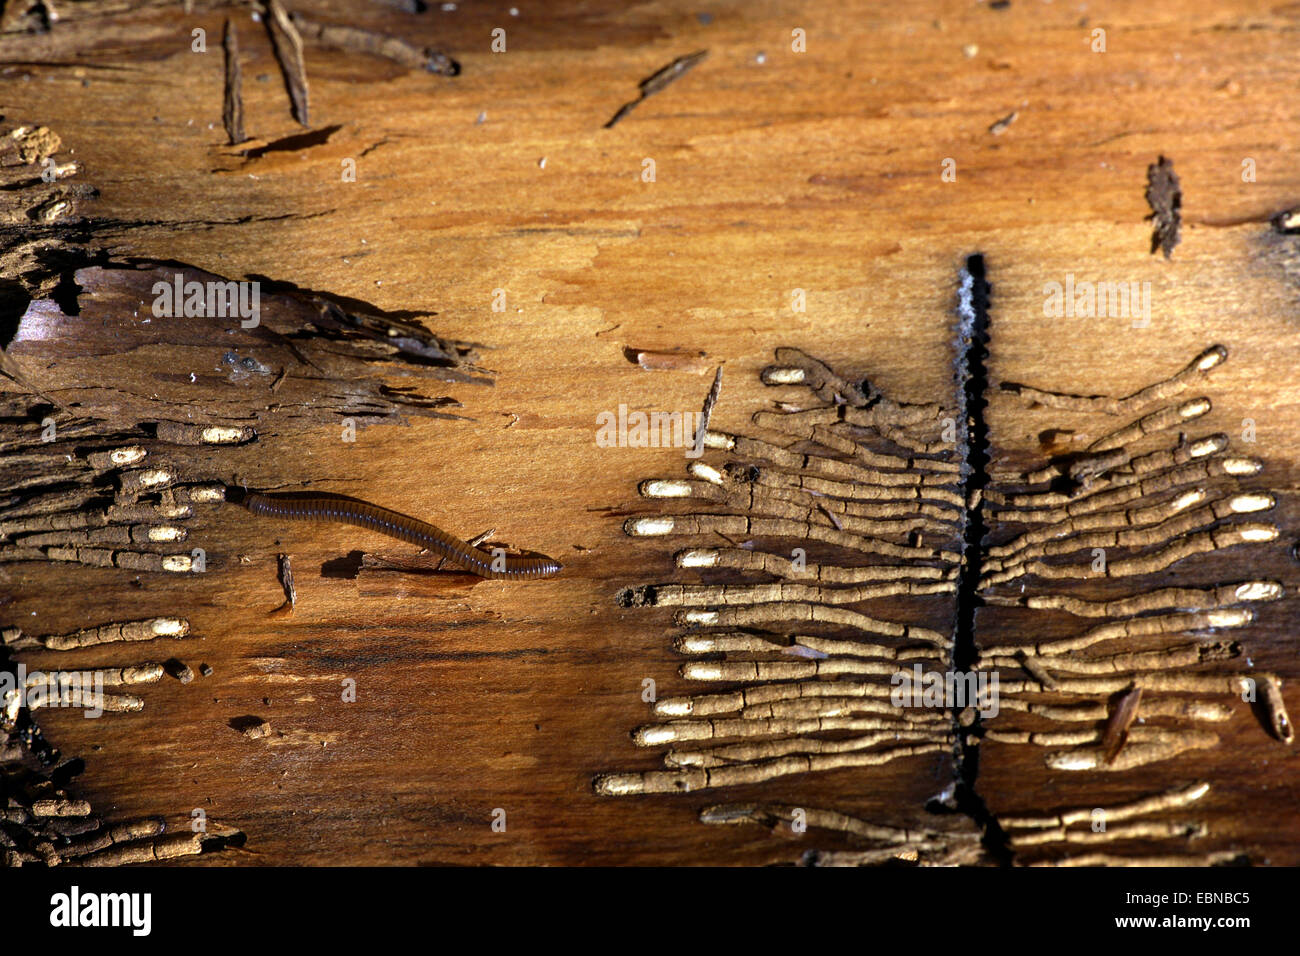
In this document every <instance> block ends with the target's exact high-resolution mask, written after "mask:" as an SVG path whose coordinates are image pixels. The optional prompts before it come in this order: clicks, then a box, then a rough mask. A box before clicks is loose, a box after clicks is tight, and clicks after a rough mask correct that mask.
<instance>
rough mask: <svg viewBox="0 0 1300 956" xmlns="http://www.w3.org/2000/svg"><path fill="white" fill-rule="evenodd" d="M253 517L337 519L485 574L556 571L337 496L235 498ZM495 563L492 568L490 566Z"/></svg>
mask: <svg viewBox="0 0 1300 956" xmlns="http://www.w3.org/2000/svg"><path fill="white" fill-rule="evenodd" d="M240 503H241V504H242V505H243V506H244V507H245V508H247V509H248V510H249V511H251V512H252V513H253V514H255V515H262V516H264V517H268V518H291V519H294V520H297V521H337V522H340V523H342V524H350V525H355V526H356V527H358V528H366V529H367V530H369V531H377V532H379V533H380V534H386V535H388V536H389V537H391V538H398V539H400V540H402V541H406V542H409V543H410V544H414V545H417V546H419V547H421V548H425V549H427V550H429V551H432V552H434V553H435V554H439V555H441V556H442V557H444V558H446V559H447V560H448V561H450V562H452V563H453V564H456V565H459V566H460V567H462V568H464V569H465V570H466V571H471V572H473V573H474V574H477V575H479V576H481V577H485V578H544V577H549V576H550V575H552V574H555V573H557V572H558V571H559V570H560V569H561V565H560V563H559V562H558V561H555V560H553V559H551V558H547V557H537V558H523V557H518V556H515V555H502V556H501V558H500V559H498V558H497V557H495V556H494V555H493V554H491V553H489V552H486V551H481V550H479V549H478V548H476V547H474V546H473V545H471V544H467V543H466V542H464V541H462V540H460V539H459V538H457V537H456V536H454V535H451V534H448V533H447V532H446V531H443V530H442V529H441V528H438V527H435V526H434V525H431V524H429V523H428V522H426V521H420V520H419V519H417V518H411V517H409V516H407V515H403V514H399V513H397V512H396V511H389V510H388V509H387V508H381V507H379V506H378V505H372V504H366V503H365V502H363V501H349V500H345V499H340V498H327V497H323V496H322V497H298V498H273V497H270V496H268V495H260V494H256V493H255V492H247V493H245V494H244V496H243V498H242V500H241V502H240ZM494 564H495V565H496V567H494V566H493V565H494Z"/></svg>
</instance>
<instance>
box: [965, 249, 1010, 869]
mask: <svg viewBox="0 0 1300 956" xmlns="http://www.w3.org/2000/svg"><path fill="white" fill-rule="evenodd" d="M990 291H991V286H990V285H989V283H988V281H987V279H986V278H985V269H984V257H983V256H982V255H980V254H978V253H977V254H975V255H972V256H969V257H968V258H967V259H966V265H965V268H963V269H962V271H961V289H960V291H959V293H958V303H957V317H958V318H957V342H956V346H957V359H956V365H955V378H956V386H957V435H958V441H959V443H960V448H961V449H962V470H961V482H962V497H963V498H964V499H965V502H966V507H965V508H964V509H963V514H962V523H961V535H962V537H961V570H960V573H959V575H958V579H957V608H956V615H955V620H954V622H953V635H952V638H953V646H952V661H951V667H952V669H953V670H954V671H957V672H964V671H968V670H970V668H971V667H972V666H973V665H974V664H975V662H976V660H978V658H979V650H978V648H977V646H976V642H975V617H976V613H977V611H978V609H979V607H980V606H981V605H982V604H983V599H982V598H981V597H980V577H981V575H982V573H983V555H984V535H985V532H986V531H987V530H988V528H987V525H986V522H985V517H984V488H985V485H986V484H987V483H988V474H989V471H988V469H989V436H988V422H987V421H986V420H985V409H986V406H987V402H986V400H985V396H986V395H987V394H988V366H987V360H988V341H989V293H990ZM969 710H970V712H971V713H972V714H973V715H974V719H973V720H971V721H970V722H969V723H967V724H965V725H963V724H962V721H961V719H960V713H959V712H958V711H957V710H956V709H954V712H953V734H954V741H955V742H954V745H953V771H954V775H955V777H956V786H955V787H954V794H953V796H954V798H955V801H956V806H957V809H958V810H960V811H961V812H963V813H965V814H967V815H968V816H970V817H971V818H972V819H973V820H974V821H975V822H976V823H977V824H979V826H980V827H981V828H982V829H983V830H984V846H985V849H987V850H988V851H989V853H990V854H991V855H992V856H993V857H994V858H995V859H997V860H998V862H1000V863H1004V864H1005V863H1009V862H1010V860H1011V851H1010V848H1009V847H1008V845H1007V837H1006V834H1005V833H1004V832H1003V830H1002V828H1001V827H1000V826H999V825H998V822H997V820H996V819H995V818H994V817H993V815H992V814H991V813H990V812H989V809H988V807H986V806H985V805H984V800H983V799H982V798H981V797H980V796H979V794H978V793H977V792H976V790H975V779H976V777H977V776H978V775H979V737H980V736H982V734H983V728H982V726H981V720H980V716H979V712H978V711H977V710H975V709H974V708H969ZM972 738H973V739H972Z"/></svg>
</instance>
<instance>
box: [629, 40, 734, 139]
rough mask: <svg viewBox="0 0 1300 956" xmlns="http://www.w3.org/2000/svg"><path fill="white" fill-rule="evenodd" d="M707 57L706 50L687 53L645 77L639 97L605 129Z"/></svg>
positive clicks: (707, 52)
mask: <svg viewBox="0 0 1300 956" xmlns="http://www.w3.org/2000/svg"><path fill="white" fill-rule="evenodd" d="M708 55H709V51H708V50H696V51H695V52H694V53H688V54H686V55H685V56H679V57H678V58H677V59H675V60H673V61H672V62H671V63H669V64H668V65H667V66H665V67H662V68H660V69H658V70H656V71H655V72H654V73H651V74H650V75H649V76H647V77H646V78H645V79H644V80H642V81H641V84H640V85H641V95H640V96H638V97H637V98H636V99H634V100H629V101H628V102H626V103H624V104H623V105H622V106H620V107H619V109H618V112H617V113H615V114H614V115H613V116H611V117H610V119H609V122H607V123H606V124H605V129H609V128H610V127H612V126H614V124H616V123H617V122H618V121H619V120H621V119H623V117H625V116H627V114H628V113H630V112H632V110H634V109H635V108H636V107H637V106H639V105H641V102H642V101H643V100H645V99H646V98H647V97H650V96H653V95H654V94H656V93H658V92H660V91H661V90H663V89H664V88H665V87H666V86H667V85H668V84H669V83H671V82H673V80H676V79H677V78H678V77H680V76H681V75H682V74H684V73H685V72H686V71H687V70H689V69H691V67H693V66H695V64H697V63H699V62H700V61H701V60H703V59H704V58H705V57H706V56H708Z"/></svg>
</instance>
